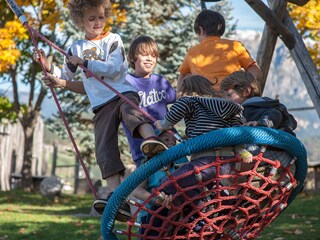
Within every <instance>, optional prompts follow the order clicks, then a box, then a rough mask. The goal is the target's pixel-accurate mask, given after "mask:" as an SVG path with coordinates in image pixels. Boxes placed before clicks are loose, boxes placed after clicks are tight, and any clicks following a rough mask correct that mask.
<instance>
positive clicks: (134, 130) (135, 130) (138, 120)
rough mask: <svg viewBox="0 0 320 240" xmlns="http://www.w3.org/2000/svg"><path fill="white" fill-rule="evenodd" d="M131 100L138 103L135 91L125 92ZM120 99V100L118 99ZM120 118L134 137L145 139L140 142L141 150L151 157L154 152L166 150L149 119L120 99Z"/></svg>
mask: <svg viewBox="0 0 320 240" xmlns="http://www.w3.org/2000/svg"><path fill="white" fill-rule="evenodd" d="M125 95H126V97H128V98H129V99H130V100H131V101H132V102H134V103H136V104H137V105H138V104H139V96H138V94H136V93H127V94H125ZM120 101H122V100H120ZM121 119H122V121H123V122H124V124H125V125H126V126H127V128H128V130H129V131H130V132H131V134H132V136H134V137H142V138H144V139H145V141H144V142H143V143H142V144H141V151H142V152H143V153H144V154H145V155H146V156H147V157H148V158H151V157H153V156H154V155H155V154H157V153H160V152H163V151H164V150H166V148H167V147H166V145H165V144H164V143H163V141H162V140H161V139H160V138H159V137H158V136H157V134H156V133H155V130H154V128H153V126H152V124H151V121H150V120H149V119H148V118H147V117H146V116H145V115H144V114H143V113H142V112H140V111H139V110H137V109H135V108H133V107H132V106H131V105H130V104H128V103H127V102H124V101H122V104H121Z"/></svg>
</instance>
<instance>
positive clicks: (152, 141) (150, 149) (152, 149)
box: [140, 137, 168, 159]
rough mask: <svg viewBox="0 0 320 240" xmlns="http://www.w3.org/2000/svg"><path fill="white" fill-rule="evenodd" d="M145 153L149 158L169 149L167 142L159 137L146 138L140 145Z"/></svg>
mask: <svg viewBox="0 0 320 240" xmlns="http://www.w3.org/2000/svg"><path fill="white" fill-rule="evenodd" d="M140 149H141V151H142V152H143V154H144V155H145V156H146V157H147V158H148V159H150V158H152V157H153V156H154V155H156V154H158V153H161V152H163V151H165V150H167V149H168V148H167V146H166V144H165V143H164V142H163V141H162V140H161V139H160V138H158V137H149V138H146V139H145V140H144V141H143V142H142V143H141V145H140Z"/></svg>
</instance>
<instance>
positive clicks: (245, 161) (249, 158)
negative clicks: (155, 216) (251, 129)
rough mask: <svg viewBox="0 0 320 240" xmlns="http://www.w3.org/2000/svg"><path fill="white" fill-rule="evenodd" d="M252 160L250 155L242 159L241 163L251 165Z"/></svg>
mask: <svg viewBox="0 0 320 240" xmlns="http://www.w3.org/2000/svg"><path fill="white" fill-rule="evenodd" d="M252 160H253V158H252V155H251V154H250V155H248V156H247V157H244V158H242V161H243V162H244V163H251V162H252Z"/></svg>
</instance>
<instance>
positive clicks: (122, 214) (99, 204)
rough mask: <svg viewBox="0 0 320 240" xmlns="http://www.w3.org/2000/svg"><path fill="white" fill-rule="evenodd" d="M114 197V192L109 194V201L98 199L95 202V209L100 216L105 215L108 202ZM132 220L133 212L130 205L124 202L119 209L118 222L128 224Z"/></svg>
mask: <svg viewBox="0 0 320 240" xmlns="http://www.w3.org/2000/svg"><path fill="white" fill-rule="evenodd" d="M111 195H112V192H111V193H109V195H108V197H107V199H102V198H99V199H96V200H95V201H94V202H93V208H94V209H95V210H96V211H97V213H99V214H100V215H102V214H103V211H104V209H105V207H106V205H107V203H108V200H109V199H110V197H111ZM130 218H131V211H130V205H129V204H128V203H127V202H124V203H123V204H122V205H121V206H120V208H119V209H118V212H117V213H116V220H117V221H119V222H126V221H128V220H129V219H130Z"/></svg>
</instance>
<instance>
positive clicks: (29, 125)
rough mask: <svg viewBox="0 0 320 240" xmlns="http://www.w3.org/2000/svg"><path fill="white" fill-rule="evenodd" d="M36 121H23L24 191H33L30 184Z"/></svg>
mask: <svg viewBox="0 0 320 240" xmlns="http://www.w3.org/2000/svg"><path fill="white" fill-rule="evenodd" d="M35 123H36V120H35V119H32V120H31V121H30V120H29V121H26V120H25V121H24V123H22V125H23V131H24V136H25V142H24V152H23V165H22V169H21V186H22V189H23V190H25V191H33V190H34V189H33V182H32V158H33V156H32V150H33V135H34V129H35V126H36V124H35Z"/></svg>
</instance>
